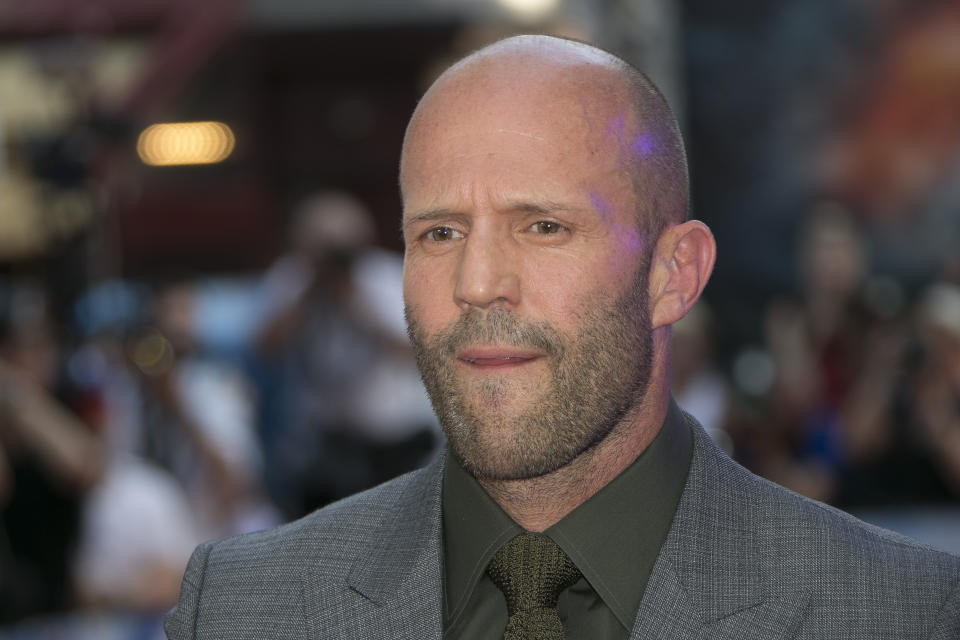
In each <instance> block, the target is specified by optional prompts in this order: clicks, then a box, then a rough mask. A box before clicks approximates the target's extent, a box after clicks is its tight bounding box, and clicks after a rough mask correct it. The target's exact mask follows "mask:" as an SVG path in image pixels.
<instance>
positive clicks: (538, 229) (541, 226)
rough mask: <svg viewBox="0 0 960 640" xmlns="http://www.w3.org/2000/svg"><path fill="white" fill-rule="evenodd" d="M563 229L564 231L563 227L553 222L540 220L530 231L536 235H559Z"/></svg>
mask: <svg viewBox="0 0 960 640" xmlns="http://www.w3.org/2000/svg"><path fill="white" fill-rule="evenodd" d="M561 229H563V226H562V225H560V224H558V223H556V222H551V221H550V220H540V221H539V222H534V223H533V224H532V225H531V226H530V230H531V231H533V232H534V233H543V234H551V233H557V232H558V231H560V230H561Z"/></svg>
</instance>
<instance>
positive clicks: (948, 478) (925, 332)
mask: <svg viewBox="0 0 960 640" xmlns="http://www.w3.org/2000/svg"><path fill="white" fill-rule="evenodd" d="M913 325H914V332H915V340H914V341H913V344H911V349H910V353H909V357H908V358H907V359H906V362H905V366H904V367H902V368H901V370H900V371H899V373H900V379H899V383H898V385H897V387H896V388H895V389H894V390H893V391H892V393H891V394H890V395H891V398H892V402H893V407H892V411H891V412H890V417H889V425H888V427H887V428H886V429H884V430H883V431H882V432H879V433H875V434H873V439H872V440H871V443H870V445H871V446H870V448H869V449H868V450H866V451H864V452H863V454H862V455H861V456H859V457H858V458H855V459H852V460H850V461H849V463H848V469H847V473H846V476H845V477H844V487H843V488H844V492H843V494H842V495H841V496H840V500H841V502H842V503H843V504H847V505H851V506H854V507H865V506H866V507H889V506H901V507H922V506H928V507H929V506H936V505H939V506H943V505H948V504H956V503H957V502H958V500H960V286H958V285H956V284H952V283H948V282H938V283H935V284H932V285H930V286H929V287H927V288H926V289H925V290H924V292H923V295H922V296H921V297H920V298H919V299H918V300H917V304H916V307H915V309H914V312H913ZM878 401H879V399H878Z"/></svg>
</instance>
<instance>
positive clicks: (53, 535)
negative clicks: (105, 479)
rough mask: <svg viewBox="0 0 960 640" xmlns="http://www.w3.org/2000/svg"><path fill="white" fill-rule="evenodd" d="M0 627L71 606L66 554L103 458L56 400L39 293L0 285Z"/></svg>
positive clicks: (52, 350)
mask: <svg viewBox="0 0 960 640" xmlns="http://www.w3.org/2000/svg"><path fill="white" fill-rule="evenodd" d="M0 298H2V303H3V304H2V309H0V624H5V623H11V622H15V621H18V620H21V619H24V618H26V617H29V616H37V615H43V614H51V613H55V612H60V611H63V610H65V609H66V608H68V607H70V606H72V605H73V604H75V599H74V593H73V590H72V585H73V582H74V580H73V578H74V575H73V572H72V570H71V563H72V559H73V553H74V550H75V547H76V545H77V541H78V538H79V536H80V535H81V520H82V509H83V504H84V500H85V498H86V496H87V495H88V493H89V492H90V491H91V489H92V488H93V487H95V485H96V484H97V483H98V482H99V481H100V480H101V478H102V476H103V474H104V467H105V463H106V457H105V455H104V452H103V450H102V448H101V447H100V445H99V442H98V441H97V438H96V437H95V435H94V434H93V433H92V432H91V431H90V429H89V428H88V426H87V425H85V424H84V423H83V422H81V421H80V420H79V419H78V418H77V417H76V415H75V414H74V413H72V412H71V411H70V410H69V409H68V408H67V407H66V406H65V405H64V403H63V401H62V400H61V399H60V398H59V397H58V395H59V394H60V393H62V391H63V389H62V387H61V384H60V383H61V381H62V380H61V363H60V355H61V352H60V346H59V343H58V339H57V337H56V336H55V334H54V331H53V328H52V325H51V323H50V318H49V315H48V309H47V298H46V296H45V295H44V293H43V290H42V289H40V288H38V287H36V286H34V285H30V284H20V283H17V284H12V283H9V282H8V283H4V284H3V286H2V288H0Z"/></svg>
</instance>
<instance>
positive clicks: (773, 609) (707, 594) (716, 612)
mask: <svg viewBox="0 0 960 640" xmlns="http://www.w3.org/2000/svg"><path fill="white" fill-rule="evenodd" d="M667 419H668V420H684V421H686V422H687V423H688V424H690V426H691V428H692V429H693V432H694V450H693V458H692V460H691V462H690V472H689V474H688V476H687V483H686V486H685V487H684V492H683V495H682V497H681V499H680V504H679V505H678V506H677V512H676V514H675V516H674V519H673V523H672V524H671V526H670V532H669V533H668V534H667V538H666V540H665V541H664V544H663V548H662V549H661V551H660V555H659V557H658V559H657V562H656V564H655V565H654V568H653V571H652V573H651V575H650V579H649V581H648V583H647V588H646V591H645V593H644V596H643V600H642V601H641V604H640V608H639V610H638V612H637V618H636V621H635V623H634V628H633V631H632V633H631V638H634V639H637V640H639V639H641V638H643V639H659V640H668V639H676V640H681V639H682V640H692V639H696V638H711V639H723V638H730V639H731V640H733V639H738V640H749V639H751V638H757V639H759V638H763V639H765V640H775V639H781V638H783V639H785V638H790V637H792V636H793V631H794V629H795V628H796V626H797V624H798V623H799V622H800V620H802V615H803V611H804V608H805V605H806V601H807V596H806V595H805V594H803V593H797V592H794V591H792V590H791V586H790V585H788V584H786V585H785V584H784V581H783V580H782V579H780V576H779V574H778V572H777V570H776V569H777V568H776V567H772V566H768V565H767V564H766V563H765V562H764V561H763V555H762V554H763V545H762V543H761V540H759V539H758V536H759V535H760V533H759V532H761V531H763V529H764V527H763V523H762V522H758V521H757V519H758V518H762V517H763V514H761V513H758V512H757V510H756V509H755V508H754V506H753V505H754V503H755V501H756V494H755V493H754V492H755V491H757V490H759V489H761V487H760V486H759V485H758V484H757V482H756V481H754V480H753V479H752V476H750V475H749V474H748V473H747V472H746V471H745V470H744V469H742V468H741V467H739V465H737V464H736V463H735V462H733V461H732V460H730V459H729V458H728V457H727V456H726V455H725V454H723V453H722V452H721V451H719V450H718V449H717V447H716V445H714V444H713V442H712V440H710V438H709V436H708V435H707V434H706V433H705V432H704V431H703V430H702V428H701V427H700V426H699V425H698V424H696V423H695V422H694V421H693V420H692V419H691V418H689V417H688V416H686V414H684V413H682V412H681V411H680V410H679V408H677V407H676V405H674V404H673V403H671V409H670V414H669V415H668V417H667Z"/></svg>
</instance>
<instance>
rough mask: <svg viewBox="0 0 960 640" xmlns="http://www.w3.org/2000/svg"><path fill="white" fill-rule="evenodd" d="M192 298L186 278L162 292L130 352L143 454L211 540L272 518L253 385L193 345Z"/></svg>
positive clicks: (234, 368)
mask: <svg viewBox="0 0 960 640" xmlns="http://www.w3.org/2000/svg"><path fill="white" fill-rule="evenodd" d="M195 294H196V287H195V285H194V284H193V283H192V282H189V281H178V282H175V283H172V284H168V285H165V286H163V287H161V288H160V290H159V292H158V293H157V295H156V298H155V300H154V314H153V318H152V322H149V323H147V324H146V325H145V326H144V327H143V328H142V329H141V330H140V331H139V332H138V333H137V334H135V335H134V336H133V337H132V339H131V340H130V342H129V344H128V351H129V353H130V356H131V359H132V361H133V364H134V365H135V367H136V369H137V371H138V373H139V374H140V380H141V383H142V388H143V395H144V420H145V421H146V425H145V429H146V433H147V441H146V442H145V443H144V446H145V449H146V451H145V453H146V454H147V455H149V456H151V457H152V458H154V459H155V460H157V461H158V462H159V463H160V464H162V465H163V466H164V467H166V468H167V469H169V470H170V472H171V473H172V474H173V475H174V477H176V478H177V480H178V481H179V482H180V484H181V485H182V486H183V489H184V491H185V492H186V495H187V496H189V500H190V506H191V513H192V514H193V516H194V522H195V525H196V526H197V527H198V530H199V531H200V534H201V536H202V537H204V538H211V537H219V536H224V535H230V534H236V533H243V532H246V531H252V530H257V529H262V528H265V527H267V526H271V525H272V524H276V522H277V515H276V514H275V513H274V512H273V510H272V507H271V506H270V504H269V502H268V501H267V500H266V498H265V494H264V492H263V487H262V478H263V453H262V450H261V446H260V442H259V440H258V438H257V433H256V406H257V405H256V397H255V394H254V389H253V386H252V384H251V382H250V380H249V379H248V378H247V377H246V375H245V374H244V372H243V371H242V370H241V369H240V368H239V367H238V366H236V365H234V364H233V363H232V362H230V361H228V360H226V359H224V358H221V357H219V356H217V355H215V354H213V353H210V352H208V351H206V350H204V349H203V348H202V345H200V344H199V343H198V342H197V340H196V335H195V326H196V320H195Z"/></svg>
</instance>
